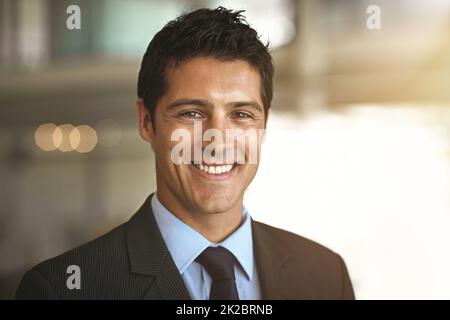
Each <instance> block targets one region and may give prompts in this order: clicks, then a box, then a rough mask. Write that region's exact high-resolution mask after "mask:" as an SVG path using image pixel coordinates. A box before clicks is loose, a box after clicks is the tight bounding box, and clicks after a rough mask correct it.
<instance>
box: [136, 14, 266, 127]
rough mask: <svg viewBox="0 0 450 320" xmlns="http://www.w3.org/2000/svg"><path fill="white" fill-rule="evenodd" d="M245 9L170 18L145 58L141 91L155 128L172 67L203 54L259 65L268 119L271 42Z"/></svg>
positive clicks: (262, 93) (140, 95)
mask: <svg viewBox="0 0 450 320" xmlns="http://www.w3.org/2000/svg"><path fill="white" fill-rule="evenodd" d="M242 12H243V10H240V11H233V10H228V9H226V8H223V7H218V8H216V9H198V10H195V11H192V12H188V13H185V14H182V15H181V16H179V17H178V18H176V19H175V20H172V21H170V22H169V23H167V24H166V25H165V26H164V27H163V28H162V29H161V30H160V31H159V32H158V33H157V34H156V35H155V36H154V37H153V39H152V41H151V42H150V44H149V45H148V47H147V51H146V52H145V55H144V57H143V59H142V64H141V70H140V71H139V80H138V92H137V93H138V97H139V98H141V99H142V100H143V101H144V105H145V107H146V108H147V109H148V110H149V112H150V115H151V119H152V124H153V128H155V108H156V104H157V103H158V100H159V99H160V98H161V97H162V96H163V95H164V94H165V92H166V90H167V85H168V84H167V82H166V77H165V72H166V70H167V68H168V66H169V65H171V63H174V64H175V65H178V64H179V63H181V62H184V61H187V60H189V59H191V58H194V57H199V56H204V57H214V58H217V59H221V60H225V61H226V60H236V59H242V60H245V61H247V62H248V63H249V64H250V65H251V66H252V67H253V68H255V69H256V70H257V71H258V72H259V74H260V77H261V100H262V102H263V105H264V110H265V113H266V119H267V110H268V109H269V108H270V104H271V102H272V96H273V85H272V78H273V73H274V68H273V64H272V57H271V56H270V53H269V51H268V47H269V44H268V43H267V44H266V45H264V44H263V43H262V42H261V41H260V40H259V37H258V34H257V32H256V31H255V30H254V29H252V28H251V27H250V26H249V25H248V23H247V21H246V19H245V17H244V16H243V15H242Z"/></svg>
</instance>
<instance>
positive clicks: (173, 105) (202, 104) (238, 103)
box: [167, 99, 264, 112]
mask: <svg viewBox="0 0 450 320" xmlns="http://www.w3.org/2000/svg"><path fill="white" fill-rule="evenodd" d="M186 105H194V106H198V107H202V108H209V109H214V105H213V104H212V103H211V102H209V101H207V100H204V99H177V100H175V101H173V102H171V103H170V104H169V105H168V106H167V110H172V109H176V108H179V107H182V106H186ZM246 106H249V107H252V108H254V109H256V110H258V111H260V112H264V109H263V107H262V106H261V105H260V104H259V103H258V102H256V101H235V102H229V103H227V107H231V108H240V107H246Z"/></svg>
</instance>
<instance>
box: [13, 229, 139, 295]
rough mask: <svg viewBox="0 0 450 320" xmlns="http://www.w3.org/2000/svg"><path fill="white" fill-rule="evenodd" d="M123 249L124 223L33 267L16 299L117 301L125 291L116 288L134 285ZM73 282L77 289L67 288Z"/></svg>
mask: <svg viewBox="0 0 450 320" xmlns="http://www.w3.org/2000/svg"><path fill="white" fill-rule="evenodd" d="M126 246H127V242H126V223H124V224H122V225H120V226H118V227H116V228H115V229H113V230H111V231H109V232H108V233H106V234H104V235H102V236H100V237H99V238H96V239H94V240H92V241H90V242H88V243H86V244H84V245H81V246H79V247H77V248H74V249H72V250H69V251H67V252H65V253H63V254H61V255H58V256H56V257H54V258H51V259H48V260H46V261H43V262H41V263H39V264H38V265H36V266H35V267H33V268H32V269H31V270H29V271H28V272H26V273H25V275H24V276H23V278H22V281H21V283H20V285H19V288H18V290H17V292H16V299H83V298H94V299H95V298H97V297H102V298H106V299H108V298H120V294H121V293H124V292H123V291H121V290H118V288H121V287H122V284H123V282H127V281H129V282H130V283H132V282H134V281H133V279H132V278H133V276H132V275H131V274H130V273H129V262H128V251H127V248H126ZM76 274H77V275H76ZM71 276H77V277H78V278H77V279H75V278H73V277H72V278H70V277H71ZM74 281H75V282H74ZM76 281H79V284H80V285H79V286H80V288H77V287H73V286H70V285H69V282H72V284H74V283H76ZM122 288H123V287H122ZM117 295H119V296H117Z"/></svg>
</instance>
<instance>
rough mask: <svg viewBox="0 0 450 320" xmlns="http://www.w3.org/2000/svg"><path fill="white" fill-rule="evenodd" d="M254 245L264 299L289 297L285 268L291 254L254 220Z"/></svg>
mask: <svg viewBox="0 0 450 320" xmlns="http://www.w3.org/2000/svg"><path fill="white" fill-rule="evenodd" d="M252 232H253V246H254V253H255V261H256V267H257V270H258V277H259V281H260V285H261V291H262V292H261V294H262V298H263V299H270V300H277V299H287V298H288V297H287V294H286V292H285V289H286V285H288V283H285V281H284V277H282V274H283V268H284V266H285V264H286V262H287V261H288V259H289V257H290V255H289V253H288V252H287V251H286V249H285V248H284V247H282V246H281V245H280V244H279V243H278V241H277V240H276V239H275V238H274V237H273V236H272V235H271V234H270V233H268V232H267V231H266V230H265V227H264V225H263V224H262V223H260V222H257V221H252Z"/></svg>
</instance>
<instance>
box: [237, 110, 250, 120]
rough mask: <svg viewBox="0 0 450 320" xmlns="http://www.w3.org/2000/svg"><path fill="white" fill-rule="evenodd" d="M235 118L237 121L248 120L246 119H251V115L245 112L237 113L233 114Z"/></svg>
mask: <svg viewBox="0 0 450 320" xmlns="http://www.w3.org/2000/svg"><path fill="white" fill-rule="evenodd" d="M235 117H236V118H238V119H248V118H252V115H251V114H250V113H247V112H243V111H238V112H236V113H235Z"/></svg>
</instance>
